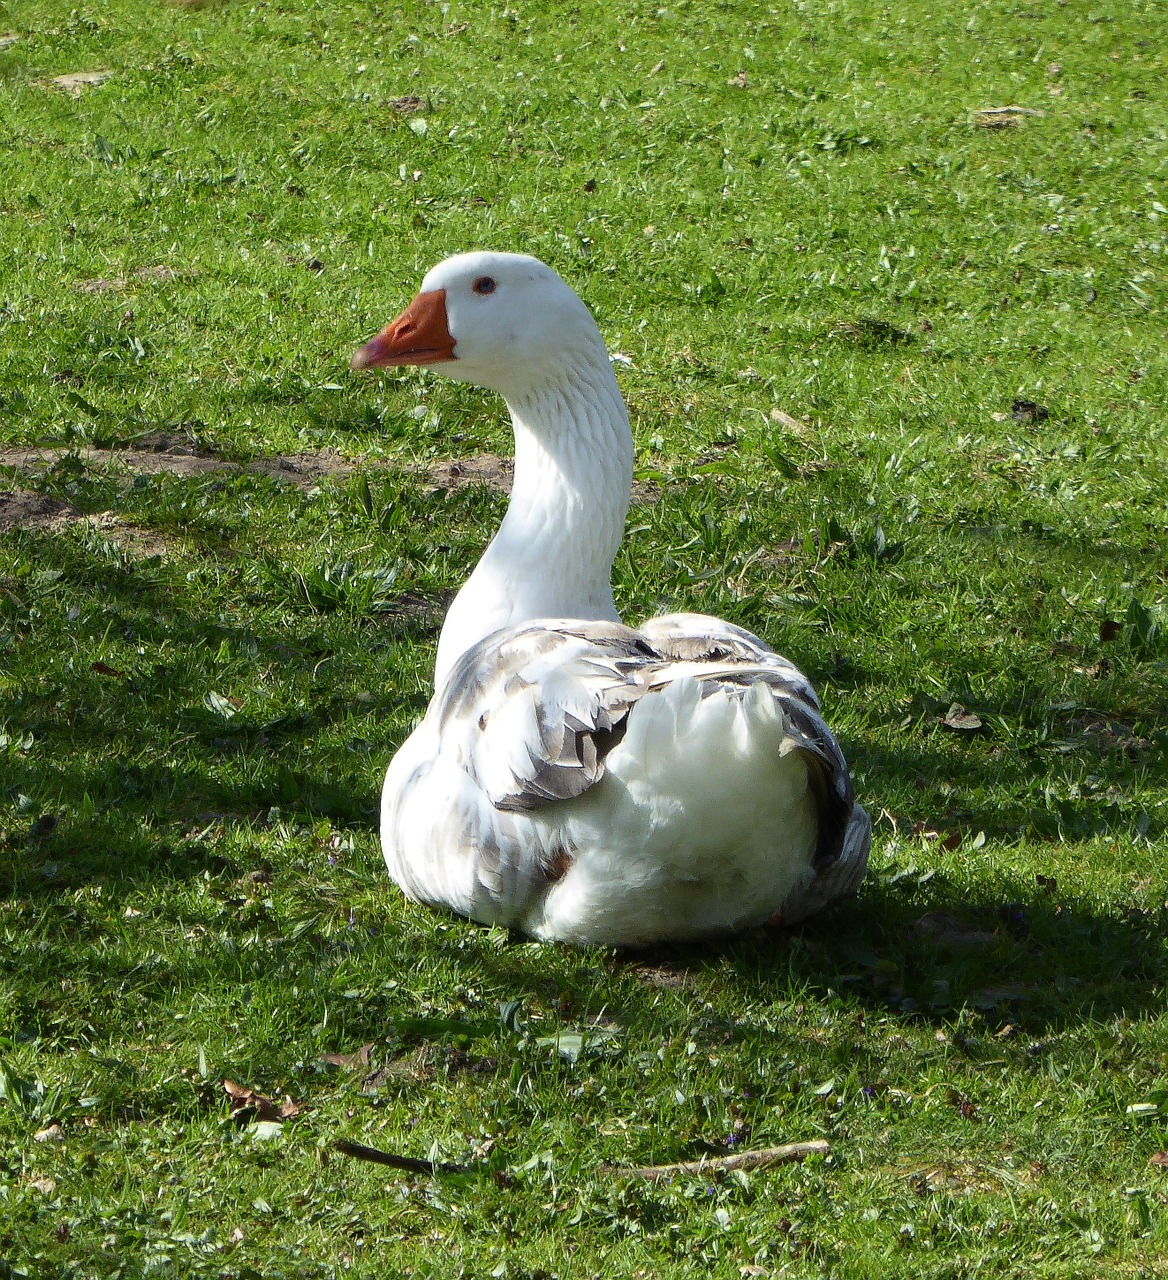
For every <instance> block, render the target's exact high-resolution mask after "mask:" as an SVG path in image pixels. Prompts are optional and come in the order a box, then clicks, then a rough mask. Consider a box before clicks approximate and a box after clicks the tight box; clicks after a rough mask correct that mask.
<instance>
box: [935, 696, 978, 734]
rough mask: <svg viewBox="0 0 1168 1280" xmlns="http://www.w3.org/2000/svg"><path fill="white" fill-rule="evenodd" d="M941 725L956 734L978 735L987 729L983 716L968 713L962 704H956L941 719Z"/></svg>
mask: <svg viewBox="0 0 1168 1280" xmlns="http://www.w3.org/2000/svg"><path fill="white" fill-rule="evenodd" d="M941 724H942V725H943V726H944V727H945V728H946V729H952V730H953V732H954V733H978V732H980V731H981V730H982V729H984V728H985V725H984V724H983V723H982V719H981V716H979V715H975V714H974V712H972V711H966V709H965V708H964V707H963V706H962V705H961V703H960V702H955V703H953V704H952V706H951V707H950V708H949V710H948V711H946V712H945V714H944V715H943V716H942V717H941Z"/></svg>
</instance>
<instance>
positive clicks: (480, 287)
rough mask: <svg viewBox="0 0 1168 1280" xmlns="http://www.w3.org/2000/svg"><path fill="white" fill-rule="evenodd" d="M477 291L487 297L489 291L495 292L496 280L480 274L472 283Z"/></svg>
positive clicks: (472, 286)
mask: <svg viewBox="0 0 1168 1280" xmlns="http://www.w3.org/2000/svg"><path fill="white" fill-rule="evenodd" d="M471 288H472V289H473V290H474V291H475V293H480V294H482V295H483V297H484V298H485V297H486V296H487V294H488V293H494V292H495V282H494V280H493V279H492V278H491V277H490V276H479V278H478V279H477V280H476V281H475V282H474V284H473V285H471Z"/></svg>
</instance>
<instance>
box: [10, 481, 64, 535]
mask: <svg viewBox="0 0 1168 1280" xmlns="http://www.w3.org/2000/svg"><path fill="white" fill-rule="evenodd" d="M84 519H85V517H84V516H83V515H82V514H81V512H80V511H78V510H77V508H76V507H71V506H70V505H69V503H67V502H61V501H60V499H58V498H50V497H47V496H46V495H45V494H43V493H29V492H28V490H27V489H10V490H8V491H7V492H5V493H0V532H2V531H4V530H7V529H51V528H54V527H59V526H61V525H63V524H68V523H69V522H70V521H72V520H84Z"/></svg>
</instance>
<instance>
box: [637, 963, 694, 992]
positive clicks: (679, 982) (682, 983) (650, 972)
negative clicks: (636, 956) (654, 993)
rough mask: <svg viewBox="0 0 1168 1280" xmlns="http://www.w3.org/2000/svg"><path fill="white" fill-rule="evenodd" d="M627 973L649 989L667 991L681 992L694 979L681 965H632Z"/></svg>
mask: <svg viewBox="0 0 1168 1280" xmlns="http://www.w3.org/2000/svg"><path fill="white" fill-rule="evenodd" d="M627 972H628V973H630V974H631V975H632V976H633V977H634V978H636V979H637V981H638V982H643V983H644V984H645V985H646V986H647V987H659V988H661V989H662V990H665V991H680V990H681V989H682V988H683V987H687V986H689V984H690V979H691V978H692V977H693V974H692V973H691V972H690V970H689V969H688V968H687V967H686V966H685V965H681V964H677V965H673V964H632V965H630V966H629V967H628V970H627Z"/></svg>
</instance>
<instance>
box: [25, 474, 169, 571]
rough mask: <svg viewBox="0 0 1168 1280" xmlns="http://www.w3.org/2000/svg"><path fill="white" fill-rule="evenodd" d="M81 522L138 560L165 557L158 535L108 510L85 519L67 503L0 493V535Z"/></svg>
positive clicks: (37, 495)
mask: <svg viewBox="0 0 1168 1280" xmlns="http://www.w3.org/2000/svg"><path fill="white" fill-rule="evenodd" d="M82 523H88V524H89V525H90V527H91V528H93V529H95V530H97V531H98V532H99V533H100V534H101V535H102V537H104V538H107V539H108V540H109V541H110V542H113V543H116V544H117V545H118V546H119V547H121V549H122V550H123V551H124V552H126V554H127V555H131V556H133V557H135V558H141V559H146V558H148V557H150V556H165V555H166V551H167V547H166V542H165V541H164V540H163V539H162V538H161V537H160V536H159V535H158V534H156V533H153V532H151V531H150V530H149V529H143V528H140V527H139V526H138V525H134V524H127V523H126V522H125V521H123V520H119V519H118V517H117V516H115V515H114V514H113V512H112V511H103V512H101V514H100V515H93V516H87V515H86V514H85V513H84V512H83V511H78V510H77V508H76V507H74V506H71V505H70V504H69V503H68V502H62V501H61V499H59V498H50V497H49V496H48V495H47V494H43V493H30V492H29V491H28V490H27V489H9V490H6V491H4V492H0V533H4V532H6V531H7V530H9V529H47V530H49V531H50V532H52V531H56V530H60V529H64V528H66V527H67V526H69V525H73V524H82Z"/></svg>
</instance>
